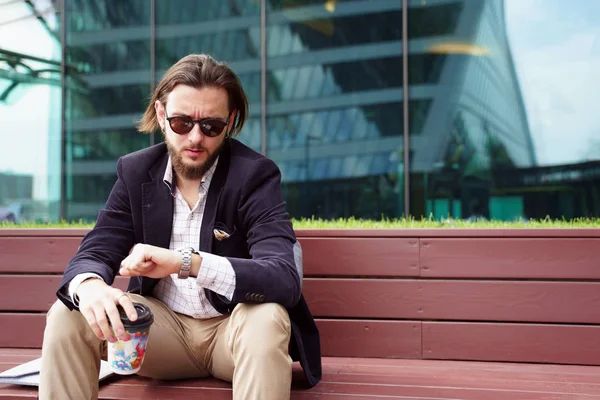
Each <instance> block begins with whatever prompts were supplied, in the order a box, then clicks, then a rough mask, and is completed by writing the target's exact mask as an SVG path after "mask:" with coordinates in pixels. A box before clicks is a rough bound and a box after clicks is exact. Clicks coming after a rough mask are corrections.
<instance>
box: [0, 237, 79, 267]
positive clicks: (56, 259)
mask: <svg viewBox="0 0 600 400" xmlns="http://www.w3.org/2000/svg"><path fill="white" fill-rule="evenodd" d="M80 243H81V239H80V238H77V237H75V238H69V237H57V238H53V237H38V238H36V237H1V238H0V254H2V257H0V272H4V273H6V272H16V273H19V272H27V273H31V272H41V273H62V272H63V271H64V270H65V267H66V266H67V263H68V262H69V260H70V259H71V258H72V257H73V256H74V255H75V252H76V251H77V248H78V247H79V244H80Z"/></svg>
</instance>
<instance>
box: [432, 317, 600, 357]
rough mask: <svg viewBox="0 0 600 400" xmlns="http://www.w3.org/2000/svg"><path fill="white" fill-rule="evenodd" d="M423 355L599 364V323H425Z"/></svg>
mask: <svg viewBox="0 0 600 400" xmlns="http://www.w3.org/2000/svg"><path fill="white" fill-rule="evenodd" d="M422 329H423V358H426V359H444V360H480V361H512V362H540V363H562V364H583V365H600V326H585V325H541V324H540V325H537V324H501V323H460V322H428V321H424V322H423V328H422Z"/></svg>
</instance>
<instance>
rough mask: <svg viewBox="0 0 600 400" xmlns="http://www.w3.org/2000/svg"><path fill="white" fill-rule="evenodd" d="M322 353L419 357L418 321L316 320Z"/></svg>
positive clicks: (419, 331) (325, 354) (346, 355)
mask: <svg viewBox="0 0 600 400" xmlns="http://www.w3.org/2000/svg"><path fill="white" fill-rule="evenodd" d="M317 326H318V327H319V333H320V335H321V348H322V351H323V355H324V356H333V357H375V358H421V322H420V321H373V320H370V321H369V320H363V321H357V320H328V319H321V320H317Z"/></svg>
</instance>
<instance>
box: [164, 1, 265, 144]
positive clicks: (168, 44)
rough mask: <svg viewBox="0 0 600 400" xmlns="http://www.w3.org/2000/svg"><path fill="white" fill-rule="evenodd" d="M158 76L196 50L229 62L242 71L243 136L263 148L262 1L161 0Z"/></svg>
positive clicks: (240, 74)
mask: <svg viewBox="0 0 600 400" xmlns="http://www.w3.org/2000/svg"><path fill="white" fill-rule="evenodd" d="M156 6H157V21H156V68H157V70H156V76H157V77H158V79H160V77H162V76H163V75H164V73H165V71H166V70H167V68H169V67H170V66H171V65H172V64H174V63H175V62H177V61H178V60H179V59H180V58H182V57H184V56H186V55H188V54H192V53H205V54H209V55H210V56H212V57H213V58H215V59H216V60H217V61H224V62H227V63H228V65H229V66H230V67H231V68H232V69H233V71H234V72H236V73H237V74H238V76H239V77H240V80H241V82H242V86H243V88H244V91H245V92H246V96H247V97H248V101H249V111H250V117H251V118H254V119H255V120H254V121H250V120H248V121H247V122H246V125H245V126H244V129H243V131H242V132H241V134H240V136H239V137H238V139H239V140H240V141H242V142H244V143H245V144H246V145H248V146H250V147H252V148H253V149H254V150H257V151H260V148H261V143H260V141H261V135H260V115H259V113H260V90H261V89H260V52H261V49H260V2H254V1H246V0H233V1H227V2H223V1H220V0H205V1H201V2H193V1H187V0H175V1H171V0H157V1H156Z"/></svg>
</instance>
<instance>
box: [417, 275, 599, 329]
mask: <svg viewBox="0 0 600 400" xmlns="http://www.w3.org/2000/svg"><path fill="white" fill-rule="evenodd" d="M419 287H421V288H422V290H420V291H419V292H418V295H419V299H418V301H419V305H420V307H421V309H422V313H421V314H420V315H421V318H422V319H437V320H469V321H520V322H521V321H522V322H560V323H594V324H599V323H600V282H530V281H462V280H461V281H458V280H456V281H455V280H426V281H420V282H419Z"/></svg>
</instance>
